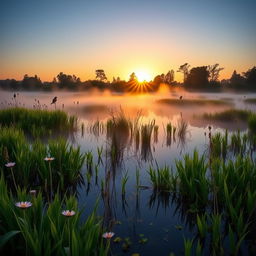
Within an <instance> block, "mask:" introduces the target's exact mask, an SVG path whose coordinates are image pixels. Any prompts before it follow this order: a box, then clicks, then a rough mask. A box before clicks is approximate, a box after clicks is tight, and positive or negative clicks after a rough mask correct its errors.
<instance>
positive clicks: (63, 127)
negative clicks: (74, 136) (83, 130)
mask: <svg viewBox="0 0 256 256" xmlns="http://www.w3.org/2000/svg"><path fill="white" fill-rule="evenodd" d="M0 125H1V126H4V127H11V126H14V127H16V128H20V129H21V130H23V131H24V132H25V133H26V134H29V135H32V136H34V137H36V136H42V135H49V134H52V133H54V132H65V131H67V130H74V129H75V128H76V126H77V118H76V117H75V116H68V115H67V114H66V113H65V112H64V111H60V110H55V111H48V110H41V109H25V108H9V109H2V110H0Z"/></svg>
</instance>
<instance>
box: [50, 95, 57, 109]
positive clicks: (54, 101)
mask: <svg viewBox="0 0 256 256" xmlns="http://www.w3.org/2000/svg"><path fill="white" fill-rule="evenodd" d="M56 102H57V97H56V96H55V97H54V98H53V99H52V103H51V104H54V105H55V109H56Z"/></svg>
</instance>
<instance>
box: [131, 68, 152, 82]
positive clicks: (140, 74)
mask: <svg viewBox="0 0 256 256" xmlns="http://www.w3.org/2000/svg"><path fill="white" fill-rule="evenodd" d="M135 74H136V76H137V79H138V82H149V81H150V80H151V79H152V76H151V75H150V74H149V73H148V72H147V71H145V70H138V71H135Z"/></svg>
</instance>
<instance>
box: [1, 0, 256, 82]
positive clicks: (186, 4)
mask: <svg viewBox="0 0 256 256" xmlns="http://www.w3.org/2000/svg"><path fill="white" fill-rule="evenodd" d="M255 10H256V1H255V0H215V1H213V0H155V1H152V0H136V1H134V0H129V1H123V0H118V1H117V0H97V1H92V0H83V1H82V0H80V1H79V0H72V1H71V0H50V1H49V0H43V1H39V0H1V1H0V79H6V78H15V79H17V80H21V79H22V78H23V76H24V74H28V75H31V76H34V75H35V74H37V75H38V76H39V77H40V78H41V80H43V81H52V79H53V77H55V76H56V75H57V74H58V73H59V72H64V73H66V74H75V75H76V76H79V77H80V78H81V80H87V79H94V78H95V70H96V69H104V70H105V73H106V75H107V77H108V79H109V80H110V81H112V78H113V76H115V77H117V76H119V77H121V78H122V79H128V78H129V75H130V74H131V73H132V72H135V73H136V71H137V72H141V71H144V72H147V73H148V74H150V76H151V77H152V78H153V77H154V76H155V75H158V74H162V73H167V72H168V71H169V70H170V69H174V70H175V71H177V69H178V68H179V66H180V65H182V64H184V63H186V62H188V63H189V64H190V65H191V67H193V66H202V65H210V64H215V63H219V64H220V66H221V67H224V68H225V69H224V70H223V71H222V73H221V78H229V77H230V76H231V74H232V72H233V70H235V69H236V70H237V71H238V72H243V71H246V70H248V69H249V68H251V67H253V66H255V65H256V49H255V48H256V29H255V25H256V18H255ZM175 75H176V77H175V78H176V80H178V81H180V80H181V77H182V76H181V74H180V73H175Z"/></svg>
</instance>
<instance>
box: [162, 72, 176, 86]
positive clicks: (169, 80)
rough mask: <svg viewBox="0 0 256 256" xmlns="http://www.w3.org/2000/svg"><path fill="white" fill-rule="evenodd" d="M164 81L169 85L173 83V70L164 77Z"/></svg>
mask: <svg viewBox="0 0 256 256" xmlns="http://www.w3.org/2000/svg"><path fill="white" fill-rule="evenodd" d="M164 81H165V82H166V83H168V84H171V83H172V82H173V81H174V70H173V69H172V70H170V71H168V72H167V74H166V75H165V78H164Z"/></svg>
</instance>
